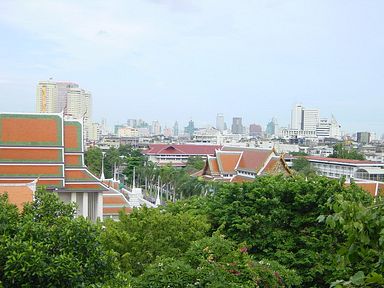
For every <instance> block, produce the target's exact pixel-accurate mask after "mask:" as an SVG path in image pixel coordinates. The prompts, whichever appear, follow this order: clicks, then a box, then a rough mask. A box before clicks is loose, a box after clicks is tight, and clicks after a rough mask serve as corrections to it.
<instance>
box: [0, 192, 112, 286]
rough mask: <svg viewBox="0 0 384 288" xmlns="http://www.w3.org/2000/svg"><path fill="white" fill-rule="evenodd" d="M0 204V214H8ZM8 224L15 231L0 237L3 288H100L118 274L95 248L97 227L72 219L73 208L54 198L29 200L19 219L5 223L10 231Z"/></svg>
mask: <svg viewBox="0 0 384 288" xmlns="http://www.w3.org/2000/svg"><path fill="white" fill-rule="evenodd" d="M3 200H4V198H2V200H1V201H0V205H1V207H0V211H8V215H12V214H14V211H13V210H14V209H13V208H10V206H9V204H8V203H7V202H6V201H3ZM3 214H4V213H3ZM0 215H1V214H0ZM5 218H6V217H5ZM5 218H4V217H3V220H4V219H5ZM14 219H16V224H15V229H6V231H4V230H3V231H2V232H3V233H2V234H1V235H0V239H1V240H0V245H1V246H0V251H1V252H0V277H1V279H0V281H2V283H3V285H4V286H5V287H42V286H46V287H80V286H81V287H84V286H87V285H93V284H97V285H101V284H103V283H106V282H110V281H114V277H115V276H114V275H115V273H119V269H118V262H117V261H116V257H115V255H114V253H113V252H111V251H108V250H106V249H105V248H104V246H102V244H101V241H100V233H101V230H100V229H101V228H100V227H98V226H97V225H95V224H92V223H90V222H89V221H88V220H85V219H84V218H82V217H78V218H74V206H73V205H71V204H64V203H62V202H60V201H59V199H58V197H57V195H55V194H53V193H49V192H46V191H43V190H39V191H37V192H36V194H35V201H33V202H32V203H31V204H27V205H26V206H25V207H24V211H23V212H22V214H21V215H20V216H16V215H14V217H12V218H11V217H9V219H5V220H6V222H7V223H6V224H5V225H8V227H10V226H9V224H11V223H12V222H14V221H15V220H14ZM13 225H14V223H13V224H12V226H13ZM7 231H8V232H7Z"/></svg>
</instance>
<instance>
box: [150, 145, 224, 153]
mask: <svg viewBox="0 0 384 288" xmlns="http://www.w3.org/2000/svg"><path fill="white" fill-rule="evenodd" d="M220 148H221V146H220V145H195V144H149V149H148V150H145V151H144V154H147V155H156V154H157V155H160V154H161V155H164V154H170V155H172V154H177V155H214V154H215V150H218V149H220Z"/></svg>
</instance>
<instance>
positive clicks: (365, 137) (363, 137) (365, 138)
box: [356, 132, 371, 144]
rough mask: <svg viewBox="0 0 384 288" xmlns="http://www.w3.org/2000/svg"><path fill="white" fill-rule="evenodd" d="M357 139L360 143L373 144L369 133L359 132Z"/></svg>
mask: <svg viewBox="0 0 384 288" xmlns="http://www.w3.org/2000/svg"><path fill="white" fill-rule="evenodd" d="M356 139H357V142H358V143H361V144H368V143H370V142H371V133H369V132H357V133H356Z"/></svg>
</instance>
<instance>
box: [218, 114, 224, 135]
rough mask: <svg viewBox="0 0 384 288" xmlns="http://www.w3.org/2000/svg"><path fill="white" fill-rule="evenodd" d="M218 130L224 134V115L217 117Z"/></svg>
mask: <svg viewBox="0 0 384 288" xmlns="http://www.w3.org/2000/svg"><path fill="white" fill-rule="evenodd" d="M216 129H217V130H219V131H220V132H223V131H224V130H225V123H224V115H223V114H217V116H216Z"/></svg>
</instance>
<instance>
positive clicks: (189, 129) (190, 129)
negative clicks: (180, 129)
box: [184, 120, 196, 137]
mask: <svg viewBox="0 0 384 288" xmlns="http://www.w3.org/2000/svg"><path fill="white" fill-rule="evenodd" d="M195 130H196V128H195V123H194V122H193V120H190V121H189V122H188V126H187V127H185V128H184V133H185V134H188V135H189V137H192V136H193V134H194V133H195Z"/></svg>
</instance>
